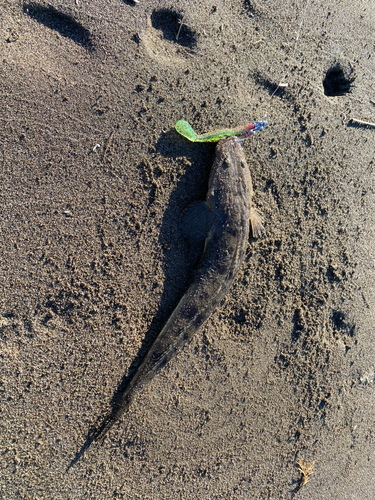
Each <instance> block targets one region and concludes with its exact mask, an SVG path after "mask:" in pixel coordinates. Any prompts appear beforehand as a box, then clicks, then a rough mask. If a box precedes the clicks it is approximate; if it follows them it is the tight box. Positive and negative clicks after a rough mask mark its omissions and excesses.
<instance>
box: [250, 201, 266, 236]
mask: <svg viewBox="0 0 375 500" xmlns="http://www.w3.org/2000/svg"><path fill="white" fill-rule="evenodd" d="M249 219H250V226H251V233H252V235H253V238H259V236H261V235H262V234H263V233H264V226H263V224H262V219H261V217H260V215H259V214H258V212H257V211H256V210H255V208H252V209H251V210H250V217H249Z"/></svg>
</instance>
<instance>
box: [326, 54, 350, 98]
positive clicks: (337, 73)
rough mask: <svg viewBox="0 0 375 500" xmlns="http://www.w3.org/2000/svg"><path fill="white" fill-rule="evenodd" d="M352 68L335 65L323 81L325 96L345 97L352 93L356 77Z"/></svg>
mask: <svg viewBox="0 0 375 500" xmlns="http://www.w3.org/2000/svg"><path fill="white" fill-rule="evenodd" d="M352 74H353V70H352V68H350V67H346V66H344V65H341V64H340V63H338V62H337V63H335V64H334V65H333V66H332V67H331V68H330V69H329V70H328V71H327V73H326V76H325V78H324V80H323V87H324V95H326V96H328V97H334V96H340V95H345V94H347V93H348V92H350V89H351V86H352V83H353V81H354V77H353V76H352Z"/></svg>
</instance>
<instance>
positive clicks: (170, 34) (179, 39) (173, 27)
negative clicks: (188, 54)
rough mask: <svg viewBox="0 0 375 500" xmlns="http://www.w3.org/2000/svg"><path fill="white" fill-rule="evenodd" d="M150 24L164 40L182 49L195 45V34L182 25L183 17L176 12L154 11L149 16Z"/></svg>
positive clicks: (166, 10)
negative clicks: (158, 31) (160, 33)
mask: <svg viewBox="0 0 375 500" xmlns="http://www.w3.org/2000/svg"><path fill="white" fill-rule="evenodd" d="M151 24H152V26H153V28H155V29H157V30H160V31H161V32H162V33H163V37H164V38H165V39H166V40H169V41H171V42H175V43H178V44H179V45H181V46H182V47H188V48H190V49H191V48H193V47H194V46H195V45H196V43H197V37H196V34H195V32H194V31H192V30H191V29H190V28H189V27H188V26H187V25H186V24H184V19H183V16H182V15H181V14H177V12H174V11H172V10H168V9H160V10H154V11H153V13H152V14H151Z"/></svg>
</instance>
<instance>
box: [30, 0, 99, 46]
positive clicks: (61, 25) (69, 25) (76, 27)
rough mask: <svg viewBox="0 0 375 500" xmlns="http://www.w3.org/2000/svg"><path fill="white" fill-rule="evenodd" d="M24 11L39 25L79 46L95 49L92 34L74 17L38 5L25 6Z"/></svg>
mask: <svg viewBox="0 0 375 500" xmlns="http://www.w3.org/2000/svg"><path fill="white" fill-rule="evenodd" d="M23 11H24V12H25V14H27V15H28V16H29V17H31V18H32V19H35V20H36V21H38V23H40V24H43V25H44V26H46V27H47V28H50V29H52V30H55V31H57V32H58V33H60V35H62V36H64V37H66V38H70V39H71V40H73V42H75V43H77V44H78V45H81V46H82V47H85V48H86V49H88V50H92V49H93V44H92V38H91V33H90V32H89V31H88V30H87V29H86V28H84V27H83V26H82V25H81V24H80V23H78V22H77V21H76V20H75V19H73V17H71V16H69V15H67V14H63V13H62V12H60V11H58V10H57V9H55V8H54V7H51V6H50V5H49V6H48V7H45V6H42V5H38V4H36V3H29V4H25V5H24V6H23Z"/></svg>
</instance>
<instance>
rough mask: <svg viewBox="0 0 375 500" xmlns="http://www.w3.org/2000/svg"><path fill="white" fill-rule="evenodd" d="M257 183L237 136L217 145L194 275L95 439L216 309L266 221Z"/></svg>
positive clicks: (109, 425) (105, 430) (98, 438)
mask: <svg viewBox="0 0 375 500" xmlns="http://www.w3.org/2000/svg"><path fill="white" fill-rule="evenodd" d="M252 196H253V188H252V182H251V176H250V171H249V167H248V165H247V162H246V160H245V156H244V153H243V150H242V147H241V146H240V144H238V143H237V142H236V138H235V137H230V138H225V139H221V140H220V141H219V142H218V144H217V146H216V155H215V160H214V164H213V166H212V170H211V175H210V180H209V186H208V193H207V197H206V203H207V205H208V207H209V208H210V210H211V213H212V225H211V227H210V229H209V232H208V234H207V237H206V240H205V245H204V251H203V254H202V257H201V258H200V261H199V265H198V266H197V270H196V272H195V273H194V281H193V282H192V283H191V285H190V286H189V288H188V290H187V291H186V293H185V294H184V296H183V297H182V299H181V300H180V302H179V304H178V305H177V307H176V309H175V310H174V311H173V313H172V315H171V316H170V318H169V319H168V321H167V323H166V325H165V326H164V328H163V329H162V331H161V332H160V334H159V335H158V337H157V338H156V340H155V341H154V343H153V344H152V346H151V348H150V350H149V351H148V352H147V354H146V356H145V358H144V359H143V361H142V363H141V364H140V365H139V367H138V369H137V370H136V372H135V374H134V376H133V378H132V379H131V380H130V381H129V383H128V385H127V386H126V388H125V390H124V392H123V393H122V395H121V401H120V403H118V405H117V407H116V408H115V409H114V411H113V412H112V414H111V415H110V416H109V417H108V418H107V419H106V420H105V421H104V422H103V424H102V425H101V427H100V428H99V429H98V431H97V432H96V434H95V435H94V436H93V439H95V440H100V439H102V438H103V437H104V435H105V434H106V433H107V431H108V430H109V429H110V428H111V427H112V425H113V424H114V423H115V422H116V421H117V420H118V419H119V418H120V417H121V415H122V414H123V413H124V412H125V411H126V410H127V408H128V406H129V404H130V403H131V400H132V398H133V396H134V394H135V393H136V392H137V391H138V390H140V389H141V388H142V387H143V386H144V385H145V384H146V383H147V382H149V381H150V380H151V379H152V378H153V377H154V376H155V375H156V374H157V373H158V372H159V371H160V370H161V369H162V368H163V367H164V366H165V365H166V364H167V363H168V361H169V360H170V359H171V358H172V357H173V356H174V355H175V354H176V353H177V352H178V351H179V350H180V349H181V348H182V346H183V345H184V344H185V343H186V342H188V341H189V339H190V338H191V337H192V335H193V334H194V333H195V332H196V331H197V330H198V328H199V327H200V326H201V325H202V324H203V323H204V321H205V320H206V319H207V318H208V317H209V315H210V314H211V313H212V312H213V311H214V310H215V308H216V307H217V305H218V304H219V303H220V301H221V299H222V298H223V296H224V295H225V293H226V292H227V290H228V288H229V286H230V284H231V283H232V281H233V278H234V277H235V276H236V274H237V271H238V269H239V267H240V265H241V262H242V259H243V256H244V252H245V248H246V244H247V241H248V237H249V230H250V225H251V229H252V233H253V236H254V237H258V236H259V235H260V234H261V231H262V224H261V222H260V219H259V216H258V214H257V213H256V211H255V210H254V209H253V208H252V206H251V198H252Z"/></svg>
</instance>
